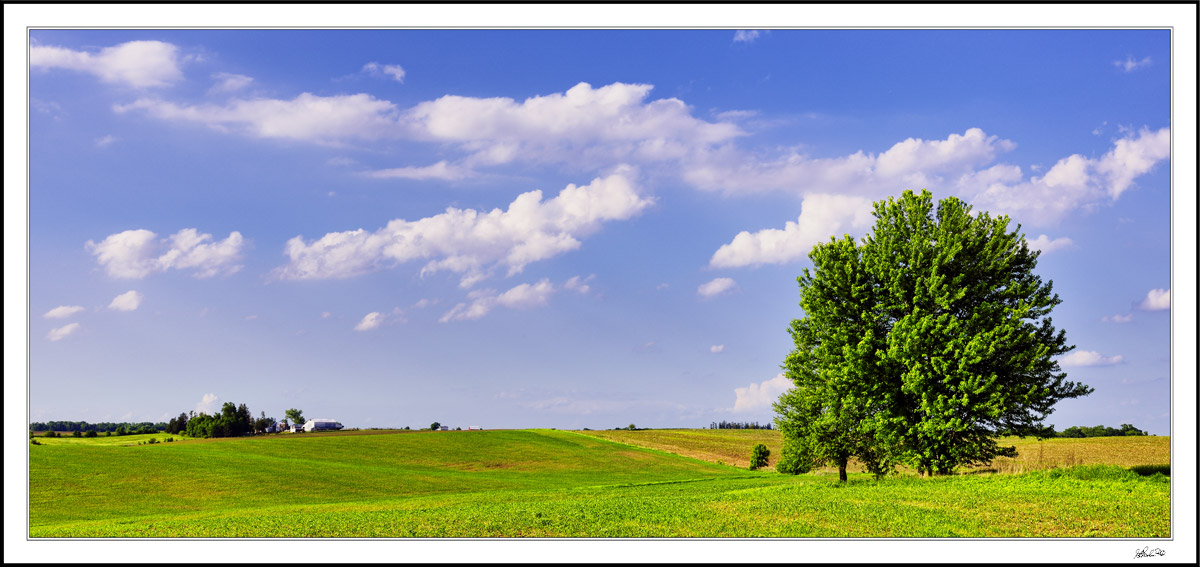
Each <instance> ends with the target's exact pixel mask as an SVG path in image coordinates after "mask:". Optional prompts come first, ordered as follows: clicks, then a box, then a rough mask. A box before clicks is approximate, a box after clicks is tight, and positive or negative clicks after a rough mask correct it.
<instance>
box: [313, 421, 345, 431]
mask: <svg viewBox="0 0 1200 567" xmlns="http://www.w3.org/2000/svg"><path fill="white" fill-rule="evenodd" d="M341 428H342V424H340V423H338V422H337V421H336V420H333V419H310V420H308V423H305V424H304V430H305V431H316V430H338V429H341Z"/></svg>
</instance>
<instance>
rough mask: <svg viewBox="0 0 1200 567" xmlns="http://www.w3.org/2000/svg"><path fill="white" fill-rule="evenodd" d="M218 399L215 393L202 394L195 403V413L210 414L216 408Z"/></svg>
mask: <svg viewBox="0 0 1200 567" xmlns="http://www.w3.org/2000/svg"><path fill="white" fill-rule="evenodd" d="M218 399H220V398H218V397H217V395H216V394H204V397H202V398H200V403H198V404H196V413H208V414H211V413H213V412H215V411H216V410H217V400H218Z"/></svg>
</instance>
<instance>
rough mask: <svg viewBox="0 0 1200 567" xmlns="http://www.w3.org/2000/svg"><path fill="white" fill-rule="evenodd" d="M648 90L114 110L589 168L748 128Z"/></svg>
mask: <svg viewBox="0 0 1200 567" xmlns="http://www.w3.org/2000/svg"><path fill="white" fill-rule="evenodd" d="M380 69H382V67H381V68H380ZM381 72H382V71H381ZM652 88H653V87H652V86H651V85H643V84H624V83H613V84H611V85H607V86H603V87H600V88H592V86H591V85H589V84H587V83H579V84H578V85H575V86H574V87H572V88H571V89H569V90H567V91H566V92H564V93H554V94H549V95H545V96H535V97H531V98H528V99H526V100H524V101H522V102H517V101H515V100H513V99H511V98H500V97H497V98H473V97H462V96H454V95H446V96H443V97H441V98H438V99H435V100H431V101H425V102H421V103H419V104H417V105H415V106H413V107H411V108H408V109H404V110H401V109H399V108H397V106H396V105H395V104H393V103H391V102H389V101H386V100H380V99H376V98H374V97H372V96H371V95H368V94H363V93H360V94H354V95H338V96H318V95H314V94H311V93H303V94H301V95H299V96H297V97H296V98H295V99H292V100H282V99H265V98H264V99H253V100H242V99H235V100H231V101H229V102H228V103H226V104H225V105H221V106H218V105H212V104H205V105H181V104H177V103H174V102H170V101H165V100H160V99H156V98H141V99H138V100H136V101H134V102H132V103H130V104H126V105H116V106H114V107H113V108H114V110H115V111H116V112H118V113H123V112H129V111H134V110H140V111H145V112H147V113H149V114H150V115H151V116H153V117H156V118H159V119H161V120H172V121H183V122H195V123H199V124H205V125H208V126H210V127H212V128H216V129H218V130H221V131H235V132H239V133H243V134H246V135H251V136H257V137H261V138H286V139H294V140H304V141H309V142H313V143H320V144H330V145H332V144H340V143H343V142H345V141H347V140H352V139H365V140H374V139H380V138H395V139H409V140H417V141H428V142H439V143H447V144H450V145H452V146H454V147H457V149H459V150H460V151H462V152H465V154H466V157H465V159H464V161H463V163H462V165H461V166H458V167H460V168H462V169H461V171H468V170H472V169H474V168H475V167H477V166H486V165H496V164H503V163H509V162H512V161H517V160H520V161H525V162H532V163H569V164H574V165H577V166H583V167H585V168H591V169H599V168H602V167H605V166H607V165H609V164H612V163H619V162H629V163H649V162H662V161H678V160H679V159H680V158H682V157H683V156H686V155H689V154H691V153H694V152H695V151H696V150H697V149H700V148H705V147H709V146H711V145H713V144H717V143H720V142H725V141H728V140H730V139H732V138H735V137H737V136H742V135H744V132H742V131H741V129H740V128H738V127H737V126H736V125H734V124H731V123H727V122H716V123H711V122H706V121H703V120H699V119H697V118H695V117H693V116H692V115H691V113H690V109H689V108H688V106H687V105H686V104H684V103H683V101H681V100H679V99H675V98H668V99H660V100H653V101H649V102H647V101H646V98H647V97H648V95H649V93H650V90H651V89H652ZM429 167H432V166H426V168H420V167H416V168H405V167H401V168H396V169H394V170H383V171H385V172H391V173H392V174H394V175H407V176H412V175H417V174H426V175H428V174H429V173H431V172H434V171H436V170H428V168H429ZM447 167H448V166H447Z"/></svg>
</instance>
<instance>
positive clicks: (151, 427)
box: [29, 421, 167, 435]
mask: <svg viewBox="0 0 1200 567" xmlns="http://www.w3.org/2000/svg"><path fill="white" fill-rule="evenodd" d="M166 427H167V424H165V423H162V422H159V423H151V422H149V421H143V422H141V423H127V422H123V423H109V422H107V421H106V422H103V423H88V422H86V421H46V422H40V421H35V422H33V423H31V424H29V430H30V431H66V432H74V431H80V432H85V431H98V432H101V433H103V432H106V431H110V432H113V433H116V434H118V435H130V434H134V433H158V432H159V431H162V430H164V429H166ZM120 430H123V431H124V432H123V433H121V432H119V431H120Z"/></svg>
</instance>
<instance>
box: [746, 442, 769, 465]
mask: <svg viewBox="0 0 1200 567" xmlns="http://www.w3.org/2000/svg"><path fill="white" fill-rule="evenodd" d="M770 456H771V450H770V449H767V446H766V445H763V444H762V443H759V444H757V445H755V446H754V448H753V449H751V450H750V470H755V469H758V468H761V467H765V466H767V459H768V458H769V457H770Z"/></svg>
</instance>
